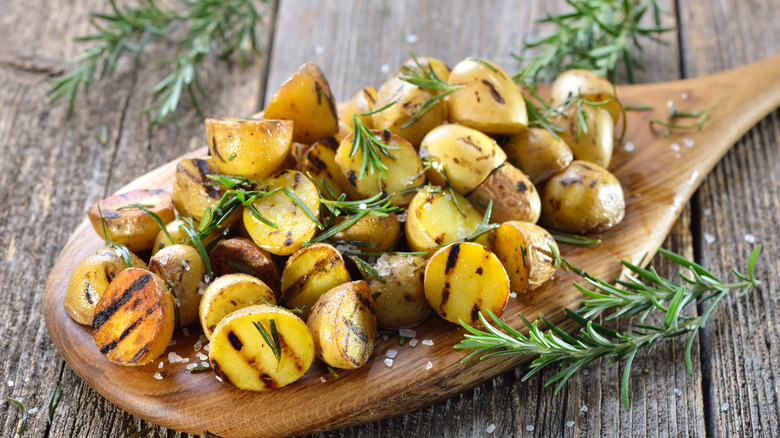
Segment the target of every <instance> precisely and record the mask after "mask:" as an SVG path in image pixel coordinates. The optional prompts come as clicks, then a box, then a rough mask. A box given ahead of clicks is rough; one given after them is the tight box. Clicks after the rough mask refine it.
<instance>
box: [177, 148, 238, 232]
mask: <svg viewBox="0 0 780 438" xmlns="http://www.w3.org/2000/svg"><path fill="white" fill-rule="evenodd" d="M209 175H219V172H218V171H217V167H216V166H215V165H214V160H213V159H212V158H205V159H204V158H186V159H184V160H181V161H180V162H179V164H177V165H176V175H175V176H174V179H173V205H175V206H176V211H178V212H179V215H181V216H186V217H191V218H193V219H195V220H196V221H198V222H200V221H201V219H203V212H204V211H206V207H209V208H212V209H213V208H214V207H216V206H217V204H218V203H219V200H220V199H222V196H223V195H224V194H225V188H224V187H222V186H219V185H214V181H212V180H211V179H210V178H209ZM240 217H241V209H240V208H239V209H238V210H236V212H235V213H233V214H232V215H230V217H229V218H228V219H227V222H225V225H226V226H227V225H231V224H233V223H235V222H236V221H237V220H238V219H239V218H240Z"/></svg>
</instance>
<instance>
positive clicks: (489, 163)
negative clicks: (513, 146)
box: [420, 125, 506, 195]
mask: <svg viewBox="0 0 780 438" xmlns="http://www.w3.org/2000/svg"><path fill="white" fill-rule="evenodd" d="M420 155H421V156H423V157H428V158H429V159H430V160H431V168H430V169H429V170H428V171H427V172H426V176H427V177H428V180H429V181H431V182H432V183H434V184H436V185H439V186H442V187H443V186H445V178H444V174H445V172H446V174H447V176H448V177H449V181H450V184H452V188H453V189H455V191H456V192H458V193H460V194H461V195H467V194H468V193H470V192H471V191H472V190H474V189H476V188H477V186H479V185H480V184H481V183H482V181H484V180H485V178H487V177H488V175H490V173H491V172H493V171H494V170H495V169H496V168H497V167H498V166H500V165H501V164H503V163H504V162H505V161H506V153H504V151H503V150H502V149H501V147H500V146H498V144H496V142H495V140H493V139H492V138H490V137H488V136H487V135H485V134H483V133H481V132H479V131H477V130H475V129H472V128H469V127H466V126H462V125H442V126H439V127H437V128H435V129H433V130H432V131H431V132H429V133H428V135H426V136H425V138H424V139H423V141H422V144H421V145H420Z"/></svg>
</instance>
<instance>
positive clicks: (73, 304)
mask: <svg viewBox="0 0 780 438" xmlns="http://www.w3.org/2000/svg"><path fill="white" fill-rule="evenodd" d="M132 267H134V268H143V269H146V263H144V262H143V260H141V259H139V258H138V257H137V256H136V255H135V254H132ZM125 269H127V266H126V265H125V261H124V259H123V258H122V256H121V255H120V254H119V253H117V251H116V250H115V249H114V248H111V247H109V246H107V247H105V248H102V249H99V250H97V251H95V252H94V253H92V254H90V255H88V256H87V257H85V258H84V260H82V261H81V262H79V264H78V265H76V269H74V270H73V273H72V274H71V276H70V279H69V280H68V284H67V286H65V298H64V299H63V302H62V305H63V306H64V307H65V312H67V313H68V316H70V317H71V319H73V320H74V321H76V322H77V323H79V324H83V325H92V318H93V317H94V316H95V305H96V304H97V302H98V301H99V300H100V297H101V296H103V293H104V292H105V291H106V288H108V285H109V284H110V283H111V281H113V280H114V278H115V277H116V276H117V275H118V274H119V273H120V272H122V271H124V270H125Z"/></svg>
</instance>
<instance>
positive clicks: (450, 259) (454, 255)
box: [444, 243, 460, 275]
mask: <svg viewBox="0 0 780 438" xmlns="http://www.w3.org/2000/svg"><path fill="white" fill-rule="evenodd" d="M458 254H460V243H456V244H454V245H452V246H451V247H450V252H449V253H448V254H447V264H446V265H445V267H444V275H447V274H448V273H449V272H450V270H451V269H453V268H455V265H456V264H457V263H458Z"/></svg>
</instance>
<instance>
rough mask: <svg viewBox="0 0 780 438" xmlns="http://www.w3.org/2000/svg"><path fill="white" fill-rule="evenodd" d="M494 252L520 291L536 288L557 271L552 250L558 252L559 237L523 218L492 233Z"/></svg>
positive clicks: (513, 288) (514, 285)
mask: <svg viewBox="0 0 780 438" xmlns="http://www.w3.org/2000/svg"><path fill="white" fill-rule="evenodd" d="M490 241H491V242H492V245H493V246H492V247H493V252H494V253H495V254H496V256H497V257H498V259H499V260H501V263H502V264H503V265H504V269H506V272H507V275H509V282H510V287H511V288H512V290H513V291H515V292H517V293H524V292H526V291H529V290H534V289H536V288H537V287H539V286H541V285H542V284H543V283H544V282H546V281H547V280H549V279H550V277H552V276H553V274H554V273H555V269H556V267H555V259H554V256H553V252H552V250H551V249H550V246H552V247H553V248H554V249H555V251H556V252H557V251H558V244H557V243H556V242H555V239H553V237H552V236H551V235H550V233H548V232H547V230H545V229H544V228H542V227H540V226H538V225H534V224H530V223H528V222H521V221H508V222H504V223H503V224H501V225H500V226H499V227H498V228H496V229H495V230H493V232H492V233H491V236H490Z"/></svg>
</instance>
